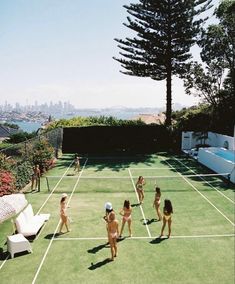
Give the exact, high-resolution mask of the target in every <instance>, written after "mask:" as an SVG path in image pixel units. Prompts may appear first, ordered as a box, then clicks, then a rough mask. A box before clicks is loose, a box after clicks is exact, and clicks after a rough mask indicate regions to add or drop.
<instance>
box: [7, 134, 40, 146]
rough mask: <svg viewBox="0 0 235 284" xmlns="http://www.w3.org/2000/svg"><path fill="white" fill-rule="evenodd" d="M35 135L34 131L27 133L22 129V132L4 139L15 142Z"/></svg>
mask: <svg viewBox="0 0 235 284" xmlns="http://www.w3.org/2000/svg"><path fill="white" fill-rule="evenodd" d="M35 136H36V132H32V133H28V132H23V131H22V132H19V133H15V134H12V135H10V137H9V139H7V140H6V143H12V144H16V143H20V142H24V141H26V140H28V139H31V138H33V137H35Z"/></svg>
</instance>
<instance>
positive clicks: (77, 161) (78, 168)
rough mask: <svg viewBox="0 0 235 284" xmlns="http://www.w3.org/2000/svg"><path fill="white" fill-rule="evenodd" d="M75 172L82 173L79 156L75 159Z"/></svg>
mask: <svg viewBox="0 0 235 284" xmlns="http://www.w3.org/2000/svg"><path fill="white" fill-rule="evenodd" d="M74 171H77V172H79V171H80V161H79V157H78V156H77V155H75V158H74Z"/></svg>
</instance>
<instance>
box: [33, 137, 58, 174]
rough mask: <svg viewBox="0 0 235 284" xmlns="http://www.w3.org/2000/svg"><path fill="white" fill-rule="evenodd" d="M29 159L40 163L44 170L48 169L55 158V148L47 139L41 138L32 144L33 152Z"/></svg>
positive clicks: (41, 168)
mask: <svg viewBox="0 0 235 284" xmlns="http://www.w3.org/2000/svg"><path fill="white" fill-rule="evenodd" d="M29 159H30V162H31V163H32V164H34V165H36V164H37V165H39V168H40V170H41V171H42V172H43V171H45V170H47V169H48V165H49V164H50V163H51V161H52V160H53V159H54V149H53V147H52V146H51V145H50V144H49V142H48V141H47V140H46V139H41V140H40V141H37V142H36V143H35V144H34V145H33V146H32V154H31V156H30V157H29Z"/></svg>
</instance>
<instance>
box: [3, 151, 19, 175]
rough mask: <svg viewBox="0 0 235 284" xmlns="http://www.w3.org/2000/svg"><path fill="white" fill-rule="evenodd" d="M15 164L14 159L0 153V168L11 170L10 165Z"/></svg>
mask: <svg viewBox="0 0 235 284" xmlns="http://www.w3.org/2000/svg"><path fill="white" fill-rule="evenodd" d="M15 164H16V162H15V160H14V159H12V158H10V157H7V156H6V155H5V154H2V153H0V169H1V170H6V171H11V169H12V167H13V166H14V165H15Z"/></svg>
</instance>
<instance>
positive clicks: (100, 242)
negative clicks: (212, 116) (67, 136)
mask: <svg viewBox="0 0 235 284" xmlns="http://www.w3.org/2000/svg"><path fill="white" fill-rule="evenodd" d="M72 161H73V156H70V155H64V156H63V157H62V158H61V159H59V160H58V162H57V165H56V167H55V168H54V169H52V170H51V171H50V172H49V173H48V174H47V178H46V177H42V178H41V191H40V192H39V193H38V192H37V193H27V194H26V198H27V200H28V201H29V203H31V204H32V206H33V208H34V211H35V212H38V213H50V214H51V217H50V220H49V221H48V222H47V223H46V224H45V226H44V227H43V228H42V230H41V231H40V233H39V234H38V236H37V237H36V239H34V241H33V242H32V243H31V244H32V248H33V254H28V253H27V252H25V253H18V254H16V256H15V258H14V259H10V258H9V257H8V253H7V252H6V244H5V241H6V236H7V235H9V234H11V223H10V221H7V222H4V223H3V224H1V225H0V245H1V246H0V248H1V253H0V279H1V280H0V281H1V284H5V283H7V284H10V283H24V284H27V283H43V284H45V283H164V284H165V283H220V284H221V283H226V284H229V283H231V284H233V283H234V276H235V275H234V265H235V263H234V257H235V253H234V249H235V242H234V241H235V232H234V223H235V220H234V219H235V217H234V213H235V212H234V204H235V187H234V186H233V185H231V184H227V183H226V182H224V181H223V180H221V179H220V178H219V177H218V176H216V175H211V172H209V170H207V169H205V168H204V167H201V166H199V164H198V163H197V162H196V161H194V160H191V159H188V158H186V157H177V156H168V155H166V154H164V153H162V154H161V155H160V154H159V155H148V156H134V157H88V158H86V157H83V159H82V160H81V171H80V173H79V174H78V173H75V172H74V169H73V165H72ZM202 174H203V175H202ZM139 175H142V176H144V178H145V181H146V185H145V187H144V188H145V199H144V204H143V205H142V206H139V204H138V199H137V194H136V191H135V183H136V180H137V178H138V176H139ZM156 184H157V185H158V186H160V188H161V192H162V197H161V211H162V207H163V204H164V199H165V198H168V199H170V200H171V201H172V204H173V209H174V214H173V219H172V236H171V238H170V239H167V238H162V239H159V238H158V236H159V234H160V230H161V225H162V223H161V222H156V221H155V219H156V218H157V216H156V211H155V208H153V206H152V205H153V200H154V195H155V192H154V188H155V186H156ZM64 192H65V193H67V194H68V195H69V197H68V201H69V206H70V208H69V209H68V213H69V216H70V217H71V220H72V222H71V224H70V226H71V229H72V231H71V232H69V233H66V234H62V235H58V234H56V233H57V230H58V226H59V202H60V198H61V194H62V193H64ZM125 199H129V200H130V202H131V204H132V207H133V212H132V217H133V219H132V220H133V221H132V231H133V237H132V238H128V237H127V236H128V230H127V224H126V227H125V229H124V233H123V236H124V237H125V236H126V238H124V239H122V240H120V241H119V242H118V257H117V258H116V259H115V261H114V262H109V261H108V258H109V257H110V248H109V247H108V246H107V245H106V243H107V233H106V228H105V223H104V221H103V219H102V216H103V215H104V204H105V202H107V201H110V202H112V204H113V208H114V210H115V211H116V213H118V212H119V209H121V208H122V206H123V202H124V200H125ZM117 217H118V220H119V225H120V226H121V216H120V215H119V214H117ZM165 234H167V227H166V229H165Z"/></svg>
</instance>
